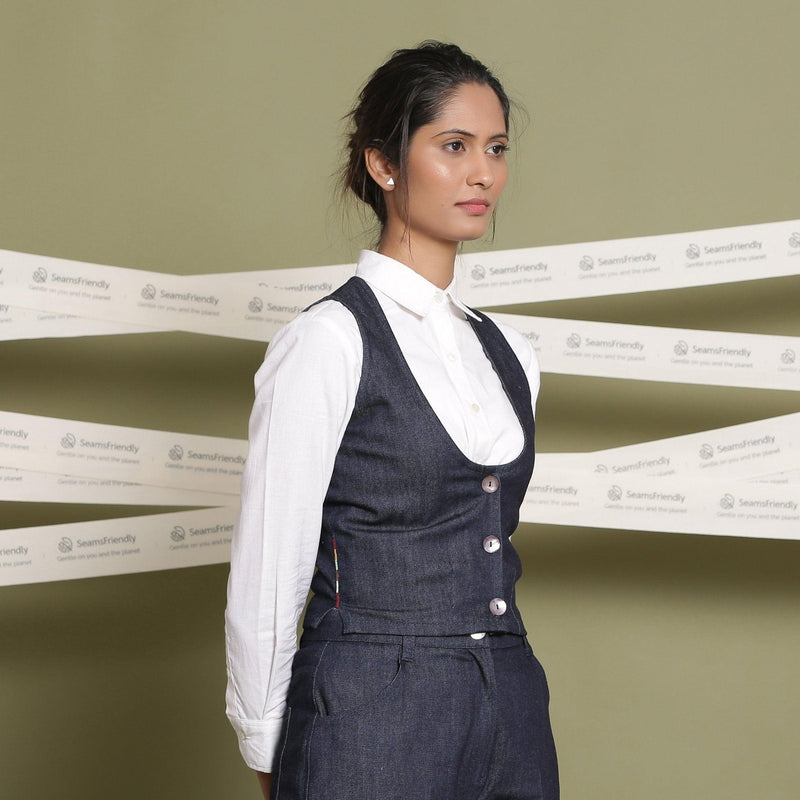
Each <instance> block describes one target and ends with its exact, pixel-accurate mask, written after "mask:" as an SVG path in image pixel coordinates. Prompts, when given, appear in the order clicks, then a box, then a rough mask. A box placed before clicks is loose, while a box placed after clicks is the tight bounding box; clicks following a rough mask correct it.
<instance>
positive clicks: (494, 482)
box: [481, 475, 500, 494]
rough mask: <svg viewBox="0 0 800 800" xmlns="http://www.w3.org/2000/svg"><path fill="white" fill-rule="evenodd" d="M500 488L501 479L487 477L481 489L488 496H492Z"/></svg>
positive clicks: (482, 482)
mask: <svg viewBox="0 0 800 800" xmlns="http://www.w3.org/2000/svg"><path fill="white" fill-rule="evenodd" d="M499 488H500V478H498V477H497V475H487V476H486V477H485V478H484V479H483V480H482V481H481V489H483V491H484V492H486V493H487V494H492V493H493V492H496V491H497V490H498V489H499Z"/></svg>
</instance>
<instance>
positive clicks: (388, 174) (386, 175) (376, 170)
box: [364, 147, 397, 192]
mask: <svg viewBox="0 0 800 800" xmlns="http://www.w3.org/2000/svg"><path fill="white" fill-rule="evenodd" d="M364 163H365V165H366V167H367V172H369V174H370V176H371V177H372V180H374V181H375V183H377V184H378V186H379V187H380V188H381V189H383V190H384V191H385V192H391V191H392V190H393V189H394V186H395V182H396V181H397V169H396V168H395V167H394V165H393V164H391V163H390V161H389V159H388V158H386V156H385V155H384V154H383V153H382V152H381V151H380V150H378V149H377V148H375V147H368V148H367V149H366V150H365V151H364Z"/></svg>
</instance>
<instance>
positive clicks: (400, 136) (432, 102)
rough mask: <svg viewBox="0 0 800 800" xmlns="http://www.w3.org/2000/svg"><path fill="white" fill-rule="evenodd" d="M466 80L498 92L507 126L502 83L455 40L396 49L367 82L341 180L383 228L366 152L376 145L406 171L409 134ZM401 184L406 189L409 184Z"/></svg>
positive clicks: (382, 212) (353, 115)
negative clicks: (368, 169)
mask: <svg viewBox="0 0 800 800" xmlns="http://www.w3.org/2000/svg"><path fill="white" fill-rule="evenodd" d="M467 83H477V84H480V85H482V86H488V87H490V88H491V89H492V90H493V91H494V93H495V94H496V95H497V99H498V100H499V101H500V105H501V107H502V109H503V118H504V120H505V123H506V125H508V117H509V111H510V107H511V103H510V101H509V99H508V95H506V92H505V90H504V89H503V86H502V84H501V83H500V81H499V80H498V79H497V78H496V77H495V76H494V75H493V74H492V73H491V71H490V70H489V69H488V68H487V67H486V66H485V65H484V64H482V63H481V62H480V61H478V59H476V58H474V57H473V56H471V55H469V54H468V53H465V52H464V51H463V50H462V49H461V48H460V47H458V46H457V45H455V44H444V43H443V42H436V41H426V42H422V44H420V45H418V46H417V47H414V48H409V49H405V50H396V51H395V52H394V53H393V54H392V56H391V58H390V59H389V60H388V61H387V62H386V63H385V64H383V65H382V66H380V67H378V69H377V70H375V72H374V73H373V74H372V75H371V76H370V78H369V80H368V81H367V82H366V84H364V88H363V89H362V90H361V92H360V93H359V95H358V99H357V101H356V104H355V105H354V106H353V109H352V111H351V112H350V113H349V114H348V118H349V121H350V132H349V134H348V137H347V145H346V154H347V158H346V161H345V164H344V167H343V168H342V174H341V184H342V189H343V191H344V192H347V190H352V191H353V192H354V193H355V195H356V196H357V197H358V198H359V199H360V200H363V201H364V202H365V203H366V204H367V205H368V206H369V207H370V208H371V209H372V210H373V211H374V212H375V214H376V215H377V217H378V220H379V221H380V224H381V227H383V226H384V225H385V224H386V218H387V212H386V203H385V201H384V197H383V190H382V189H381V188H380V187H379V186H378V185H377V184H376V183H375V181H374V180H373V179H372V177H371V176H370V174H369V172H368V171H367V168H366V164H365V163H364V152H365V151H366V150H367V149H368V148H370V147H374V148H377V149H378V150H380V151H381V152H382V153H383V154H384V155H385V156H386V158H387V159H388V160H389V161H390V163H392V164H394V165H396V166H398V167H399V168H400V169H401V170H403V169H404V168H405V166H406V164H407V163H408V146H409V142H410V141H411V137H412V136H413V135H414V133H415V132H416V131H417V129H418V128H420V127H421V126H423V125H427V124H428V123H430V122H433V121H434V120H435V119H436V118H437V117H438V116H439V114H440V113H441V111H442V107H443V106H444V105H445V103H447V101H448V100H449V99H450V98H451V97H452V95H453V94H454V93H455V92H456V91H457V90H458V88H459V87H460V86H463V85H464V84H467ZM398 188H400V187H398ZM402 188H403V191H407V187H406V186H405V183H404V184H403V187H402ZM406 199H407V198H406Z"/></svg>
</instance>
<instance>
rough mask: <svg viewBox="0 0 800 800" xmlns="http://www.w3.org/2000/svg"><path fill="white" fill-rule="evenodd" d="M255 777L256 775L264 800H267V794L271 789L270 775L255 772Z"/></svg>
mask: <svg viewBox="0 0 800 800" xmlns="http://www.w3.org/2000/svg"><path fill="white" fill-rule="evenodd" d="M256 775H258V783H259V785H260V786H261V793H262V794H263V795H264V800H269V793H270V790H271V789H272V775H270V774H269V773H267V772H256Z"/></svg>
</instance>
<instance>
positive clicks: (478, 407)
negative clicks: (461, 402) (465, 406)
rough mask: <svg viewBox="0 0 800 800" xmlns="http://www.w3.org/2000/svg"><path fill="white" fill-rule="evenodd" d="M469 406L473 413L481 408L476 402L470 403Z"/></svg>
mask: <svg viewBox="0 0 800 800" xmlns="http://www.w3.org/2000/svg"><path fill="white" fill-rule="evenodd" d="M469 408H470V411H472V412H473V413H475V414H477V413H478V412H479V411H480V410H481V407H480V406H479V405H478V404H477V403H472V404H470V407H469Z"/></svg>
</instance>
